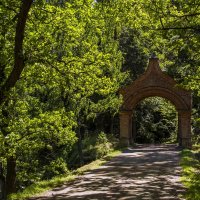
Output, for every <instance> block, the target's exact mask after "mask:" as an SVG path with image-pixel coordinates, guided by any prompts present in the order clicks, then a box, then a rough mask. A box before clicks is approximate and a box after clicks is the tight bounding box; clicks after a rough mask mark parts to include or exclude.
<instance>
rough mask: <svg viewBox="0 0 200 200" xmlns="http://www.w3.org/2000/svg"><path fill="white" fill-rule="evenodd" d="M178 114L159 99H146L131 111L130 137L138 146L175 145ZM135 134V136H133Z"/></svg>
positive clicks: (166, 101) (167, 103)
mask: <svg viewBox="0 0 200 200" xmlns="http://www.w3.org/2000/svg"><path fill="white" fill-rule="evenodd" d="M177 125H178V112H177V110H176V108H175V106H174V105H173V104H172V103H171V102H169V101H168V100H166V99H164V98H161V97H148V98H145V99H143V100H141V101H140V102H138V104H137V106H136V107H135V109H134V110H133V116H132V127H133V128H132V137H133V138H134V142H135V143H138V144H161V143H177V141H178V138H177V137H178V134H177V133H178V128H177V127H178V126H177ZM134 133H135V136H134V135H133V134H134Z"/></svg>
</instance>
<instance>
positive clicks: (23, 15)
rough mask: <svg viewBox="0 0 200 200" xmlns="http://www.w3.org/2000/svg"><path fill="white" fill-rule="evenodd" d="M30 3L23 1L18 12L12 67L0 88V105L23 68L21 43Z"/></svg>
mask: <svg viewBox="0 0 200 200" xmlns="http://www.w3.org/2000/svg"><path fill="white" fill-rule="evenodd" d="M32 3H33V0H23V1H22V5H21V8H20V11H19V13H18V20H17V25H16V30H15V45H14V66H13V69H12V71H11V73H10V74H9V76H8V78H7V80H6V82H5V84H4V85H3V86H2V87H1V90H0V105H1V104H2V103H3V102H4V100H5V99H6V94H7V93H8V91H9V90H10V89H11V88H12V87H14V86H15V84H16V82H17V81H18V79H19V78H20V75H21V73H22V71H23V69H24V66H25V64H24V56H23V41H24V32H25V27H26V21H27V18H28V12H29V10H30V8H31V5H32Z"/></svg>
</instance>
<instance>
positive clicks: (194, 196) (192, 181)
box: [181, 145, 200, 200]
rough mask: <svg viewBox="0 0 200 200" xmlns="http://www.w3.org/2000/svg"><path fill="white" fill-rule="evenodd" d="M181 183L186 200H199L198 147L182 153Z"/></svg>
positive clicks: (199, 146) (199, 150) (199, 160)
mask: <svg viewBox="0 0 200 200" xmlns="http://www.w3.org/2000/svg"><path fill="white" fill-rule="evenodd" d="M181 166H182V169H183V172H182V182H183V184H184V186H185V187H186V189H187V190H186V194H185V199H186V200H200V145H196V146H194V147H193V149H192V150H188V149H185V150H183V151H182V158H181Z"/></svg>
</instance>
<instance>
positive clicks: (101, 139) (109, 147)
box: [68, 132, 119, 168]
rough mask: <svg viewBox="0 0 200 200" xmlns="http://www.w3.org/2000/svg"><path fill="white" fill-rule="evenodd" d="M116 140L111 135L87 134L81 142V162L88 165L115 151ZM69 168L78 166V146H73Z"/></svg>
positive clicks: (100, 133) (102, 133)
mask: <svg viewBox="0 0 200 200" xmlns="http://www.w3.org/2000/svg"><path fill="white" fill-rule="evenodd" d="M118 142H119V141H118V139H117V138H116V137H114V136H113V135H107V134H105V133H104V132H96V133H95V134H94V133H90V134H88V136H85V138H84V139H83V140H82V151H83V162H84V163H88V162H91V161H93V160H95V159H99V158H102V157H104V156H105V155H107V154H108V153H110V152H111V151H113V150H114V149H116V148H117V147H118V146H117V145H118ZM68 162H69V166H70V168H76V167H77V166H80V164H79V155H78V146H77V145H76V144H75V145H74V147H73V150H72V152H71V154H70V157H69V161H68Z"/></svg>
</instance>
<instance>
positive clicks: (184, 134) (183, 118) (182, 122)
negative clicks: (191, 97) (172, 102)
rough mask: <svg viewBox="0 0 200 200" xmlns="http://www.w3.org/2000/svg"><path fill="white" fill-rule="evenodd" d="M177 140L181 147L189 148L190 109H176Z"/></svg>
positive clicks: (190, 144) (190, 143)
mask: <svg viewBox="0 0 200 200" xmlns="http://www.w3.org/2000/svg"><path fill="white" fill-rule="evenodd" d="M178 141H179V145H180V146H181V147H183V148H191V147H192V142H191V111H185V110H178Z"/></svg>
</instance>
